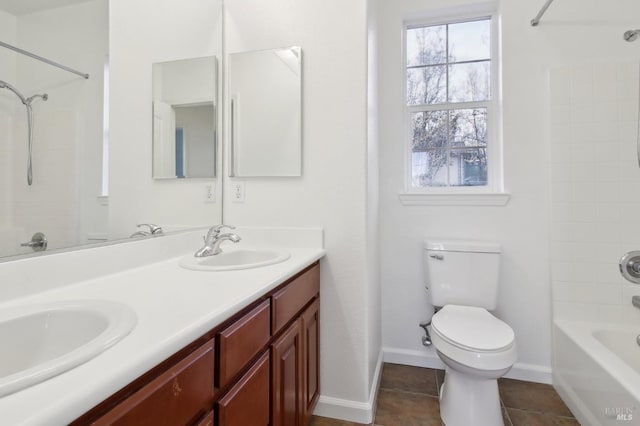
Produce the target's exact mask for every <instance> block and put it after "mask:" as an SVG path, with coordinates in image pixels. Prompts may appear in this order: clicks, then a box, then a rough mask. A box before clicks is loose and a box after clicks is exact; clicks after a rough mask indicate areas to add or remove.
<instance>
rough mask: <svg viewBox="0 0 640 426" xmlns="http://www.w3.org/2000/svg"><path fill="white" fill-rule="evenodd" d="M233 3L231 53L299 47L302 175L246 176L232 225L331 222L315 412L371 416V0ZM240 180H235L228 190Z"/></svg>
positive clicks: (375, 347)
mask: <svg viewBox="0 0 640 426" xmlns="http://www.w3.org/2000/svg"><path fill="white" fill-rule="evenodd" d="M225 7H226V21H225V25H226V33H225V43H226V45H227V52H228V53H233V52H239V51H248V50H259V49H267V48H276V47H286V46H301V47H302V57H303V66H302V68H303V90H302V93H303V95H302V96H303V106H302V111H303V113H302V114H303V117H302V123H303V165H302V177H299V178H269V179H264V178H253V179H248V178H247V179H244V183H245V188H246V201H245V202H244V203H233V202H230V200H229V198H230V197H227V198H226V199H225V204H224V217H225V222H227V223H230V224H234V225H251V226H320V227H323V228H324V238H325V239H324V246H325V248H326V250H327V256H326V258H325V259H323V260H322V262H321V265H322V269H321V280H322V281H321V295H322V296H321V297H322V302H321V346H320V347H321V356H320V360H321V394H322V396H321V399H320V403H319V406H318V409H317V410H316V413H318V414H321V415H329V416H338V417H342V418H350V419H352V420H357V421H360V422H362V423H368V422H369V421H370V420H371V418H370V416H371V414H372V407H371V406H370V405H369V400H370V393H371V391H372V386H371V381H372V374H373V372H372V369H373V365H374V364H375V360H372V358H376V359H377V357H378V353H379V344H378V342H379V337H377V335H378V330H376V329H372V327H375V324H376V321H377V318H379V306H378V305H376V302H377V300H378V297H377V296H376V295H375V294H373V293H375V292H376V290H377V289H376V285H375V283H376V276H375V275H377V270H376V268H375V267H374V266H370V265H371V263H370V262H372V261H374V260H375V258H374V257H373V256H375V249H374V250H369V249H368V248H367V245H368V244H370V246H373V247H375V245H376V244H375V241H374V240H375V229H376V228H377V226H376V224H375V223H373V221H374V220H375V214H373V215H369V213H368V212H367V208H368V207H369V206H375V195H373V197H374V198H373V200H368V195H367V194H368V192H367V191H368V189H367V188H368V187H367V185H368V183H367V149H368V147H367V110H366V108H367V33H366V30H367V10H366V2H365V1H364V0H361V1H350V2H342V1H339V0H328V1H322V2H300V1H296V0H283V1H279V2H278V3H277V6H276V5H274V3H273V2H263V1H259V0H234V1H233V2H228V3H227V4H226V5H225ZM248 11H250V13H248ZM374 174H375V172H374ZM236 181H237V179H227V181H226V183H225V189H226V191H225V193H227V194H230V193H231V190H232V185H233V183H234V182H236ZM374 182H375V181H374ZM375 192H376V190H375V188H371V189H370V193H373V194H375ZM367 221H369V225H367ZM368 230H369V231H370V234H368ZM367 416H369V417H368V418H367Z"/></svg>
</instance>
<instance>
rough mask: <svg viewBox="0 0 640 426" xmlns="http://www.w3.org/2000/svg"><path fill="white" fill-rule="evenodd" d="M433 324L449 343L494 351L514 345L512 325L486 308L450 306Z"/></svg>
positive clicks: (446, 307) (439, 313)
mask: <svg viewBox="0 0 640 426" xmlns="http://www.w3.org/2000/svg"><path fill="white" fill-rule="evenodd" d="M431 326H432V327H433V329H434V331H435V332H437V333H438V335H439V336H440V337H441V338H442V339H444V340H446V341H448V342H449V343H451V344H453V345H455V346H458V347H461V348H464V349H469V350H473V351H483V352H489V351H491V352H493V351H500V350H503V349H506V348H509V347H510V346H512V345H513V342H514V337H515V336H514V334H513V330H512V329H511V327H509V326H508V325H507V324H506V323H504V322H502V321H500V320H499V319H498V318H496V317H494V316H493V315H491V314H490V313H489V312H488V311H487V310H486V309H483V308H477V307H473V306H460V305H446V306H445V307H443V308H442V309H440V310H439V311H438V312H437V313H436V314H435V315H434V316H433V317H432V318H431Z"/></svg>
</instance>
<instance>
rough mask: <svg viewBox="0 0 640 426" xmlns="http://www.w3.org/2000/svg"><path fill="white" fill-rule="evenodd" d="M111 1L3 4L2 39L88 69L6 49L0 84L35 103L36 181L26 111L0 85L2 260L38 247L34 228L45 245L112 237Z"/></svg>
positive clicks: (0, 3) (0, 18) (0, 5)
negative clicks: (108, 165) (107, 170)
mask: <svg viewBox="0 0 640 426" xmlns="http://www.w3.org/2000/svg"><path fill="white" fill-rule="evenodd" d="M108 8H109V2H108V0H92V1H73V2H69V1H67V2H64V5H62V7H61V4H60V3H59V2H52V1H48V0H40V1H29V2H15V1H13V2H11V1H5V0H2V1H0V41H3V42H4V43H7V44H10V45H12V46H16V47H18V48H20V49H23V50H27V51H29V52H32V53H34V54H36V55H39V56H43V57H45V58H47V59H50V60H53V61H55V62H58V63H61V64H63V65H65V66H68V67H71V68H74V69H76V70H79V71H81V72H82V73H87V74H89V79H84V78H82V77H80V76H77V75H75V74H72V73H69V72H67V71H64V70H61V69H59V68H56V67H53V66H51V65H49V64H46V63H43V62H40V61H37V60H35V59H33V58H30V57H28V56H25V55H22V54H19V53H17V52H14V51H12V50H9V49H6V48H4V47H0V80H3V81H6V82H7V83H9V84H11V85H12V86H14V87H15V88H16V89H18V90H19V91H20V92H22V93H23V94H24V96H25V97H26V98H28V97H31V96H33V95H36V94H45V93H46V94H47V95H48V99H47V101H46V102H44V101H43V100H42V99H36V100H34V102H32V108H33V130H34V132H33V149H32V155H33V184H32V185H31V186H29V185H28V184H27V179H26V170H27V156H28V119H27V114H26V111H25V107H24V105H23V104H22V102H21V101H20V99H19V98H18V97H17V96H14V94H13V93H11V92H10V91H9V90H3V89H0V153H1V154H0V256H11V255H17V254H28V253H33V249H32V248H31V247H28V246H21V244H24V243H27V242H29V241H30V240H31V238H32V236H33V235H34V234H35V233H37V232H43V233H44V234H45V235H46V237H47V239H48V249H56V248H61V247H69V246H77V245H82V244H87V243H90V242H92V241H95V240H103V239H105V238H107V226H108V224H107V217H108V211H107V209H108V206H107V204H106V199H105V198H104V197H102V195H103V194H102V185H103V181H104V180H105V179H106V176H105V175H104V174H103V170H104V168H103V157H102V152H103V144H104V142H105V140H104V138H103V135H104V134H105V132H104V120H103V116H104V111H105V98H104V90H105V86H104V75H105V64H106V60H107V56H108V46H109V13H108Z"/></svg>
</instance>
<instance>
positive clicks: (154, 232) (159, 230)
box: [136, 223, 162, 235]
mask: <svg viewBox="0 0 640 426" xmlns="http://www.w3.org/2000/svg"><path fill="white" fill-rule="evenodd" d="M136 226H137V227H138V228H141V227H143V226H146V227H148V228H149V232H150V233H151V235H157V234H162V228H161V227H160V226H158V225H155V224H153V223H139V224H137V225H136Z"/></svg>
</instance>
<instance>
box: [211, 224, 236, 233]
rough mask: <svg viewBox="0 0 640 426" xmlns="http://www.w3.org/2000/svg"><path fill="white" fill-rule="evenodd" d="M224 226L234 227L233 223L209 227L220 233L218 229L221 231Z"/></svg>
mask: <svg viewBox="0 0 640 426" xmlns="http://www.w3.org/2000/svg"><path fill="white" fill-rule="evenodd" d="M224 228H229V229H236V227H235V226H233V225H224V224H222V225H216V226H212V227H211V229H213V230H215V231H216V232H218V233H220V231H222V230H223V229H224Z"/></svg>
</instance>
